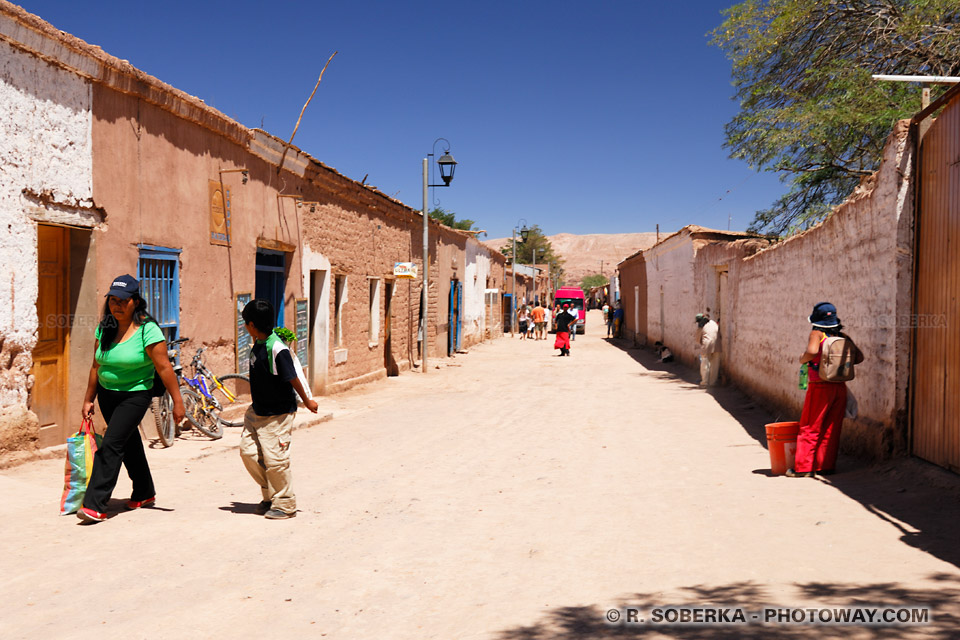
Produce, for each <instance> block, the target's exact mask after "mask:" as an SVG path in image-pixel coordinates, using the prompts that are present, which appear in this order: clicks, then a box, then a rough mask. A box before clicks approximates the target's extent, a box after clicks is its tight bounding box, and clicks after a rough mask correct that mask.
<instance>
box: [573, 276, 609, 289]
mask: <svg viewBox="0 0 960 640" xmlns="http://www.w3.org/2000/svg"><path fill="white" fill-rule="evenodd" d="M604 284H610V279H609V278H608V277H607V276H604V275H600V274H599V273H594V274H593V275H589V276H584V277H583V280H581V281H580V288H581V289H583V290H584V292H588V291H590V289H593V288H594V287H599V286H600V285H604Z"/></svg>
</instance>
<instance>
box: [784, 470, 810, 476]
mask: <svg viewBox="0 0 960 640" xmlns="http://www.w3.org/2000/svg"><path fill="white" fill-rule="evenodd" d="M784 475H785V476H787V477H788V478H812V477H813V471H803V472H799V471H794V470H793V469H787V472H786V473H785V474H784Z"/></svg>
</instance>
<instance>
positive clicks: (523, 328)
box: [517, 304, 530, 340]
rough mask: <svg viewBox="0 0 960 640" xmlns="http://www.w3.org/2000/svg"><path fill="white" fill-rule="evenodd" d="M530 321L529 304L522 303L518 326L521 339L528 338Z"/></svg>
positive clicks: (518, 312)
mask: <svg viewBox="0 0 960 640" xmlns="http://www.w3.org/2000/svg"><path fill="white" fill-rule="evenodd" d="M529 321H530V313H529V312H528V311H527V305H525V304H524V305H520V310H519V311H517V326H518V329H519V332H520V339H521V340H526V339H527V323H528V322H529Z"/></svg>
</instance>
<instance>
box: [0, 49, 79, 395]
mask: <svg viewBox="0 0 960 640" xmlns="http://www.w3.org/2000/svg"><path fill="white" fill-rule="evenodd" d="M91 96H92V89H91V85H90V83H89V82H87V81H85V80H83V79H82V78H80V77H78V76H76V75H74V74H72V73H68V72H66V71H63V70H61V69H60V68H58V67H55V66H53V65H51V64H49V63H47V62H44V61H43V60H40V59H39V58H36V57H34V56H32V55H30V54H27V53H24V52H23V51H21V50H19V49H16V48H14V47H13V46H11V45H10V44H9V43H7V42H5V41H0V104H2V105H3V109H0V264H4V265H18V267H19V268H17V269H14V270H11V271H10V272H9V278H8V279H7V278H4V279H3V281H2V282H0V339H2V340H3V343H4V348H5V349H11V348H16V349H17V350H18V352H19V353H21V354H24V357H21V358H15V359H13V360H12V361H11V365H10V366H9V368H8V369H9V370H8V371H4V372H3V373H4V377H3V379H2V380H0V406H10V405H14V404H22V405H25V404H26V403H27V399H28V395H29V384H30V380H29V378H28V374H29V371H30V368H31V366H32V358H30V357H29V354H30V353H31V352H32V350H33V347H34V345H35V344H36V339H37V328H38V327H37V312H36V303H37V292H38V282H37V231H36V222H35V220H34V219H31V217H30V213H31V212H32V213H33V214H34V217H35V216H36V215H37V211H36V210H37V204H38V203H37V200H36V199H35V198H34V199H32V200H31V199H30V198H28V197H27V196H26V195H25V193H24V191H27V192H28V193H33V194H47V196H46V198H47V200H48V201H49V202H53V203H92V197H93V156H92V137H91V135H92V134H91V132H92V124H93V118H92V114H91V102H92V98H91ZM40 215H41V217H42V216H44V215H48V214H47V213H46V212H44V213H42V214H40ZM4 366H6V364H5V363H4Z"/></svg>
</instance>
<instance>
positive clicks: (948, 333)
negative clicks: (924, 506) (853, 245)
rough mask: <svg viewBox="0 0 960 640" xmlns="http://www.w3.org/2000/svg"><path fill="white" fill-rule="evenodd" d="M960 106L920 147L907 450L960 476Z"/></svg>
mask: <svg viewBox="0 0 960 640" xmlns="http://www.w3.org/2000/svg"><path fill="white" fill-rule="evenodd" d="M958 157H960V99H954V100H953V101H952V102H951V103H950V104H949V105H948V106H947V107H946V108H944V110H943V111H942V112H941V113H940V115H939V116H938V117H937V119H936V120H935V121H934V122H933V124H932V125H931V127H930V129H929V130H928V132H927V133H926V135H925V136H924V137H923V141H922V143H921V146H920V166H919V174H920V185H919V190H920V202H919V207H918V210H917V243H916V247H917V249H916V251H917V256H916V274H915V277H916V291H915V298H914V305H915V307H914V308H915V313H914V316H913V317H912V321H913V324H914V352H913V358H912V363H913V380H912V382H913V384H912V390H913V398H912V401H911V409H912V433H911V437H912V449H913V453H914V454H916V455H917V456H920V457H921V458H924V459H926V460H929V461H930V462H933V463H936V464H938V465H941V466H944V467H947V468H948V469H952V470H954V471H960V393H958V392H957V390H958V389H960V251H958V246H960V165H958V163H957V158H958Z"/></svg>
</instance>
